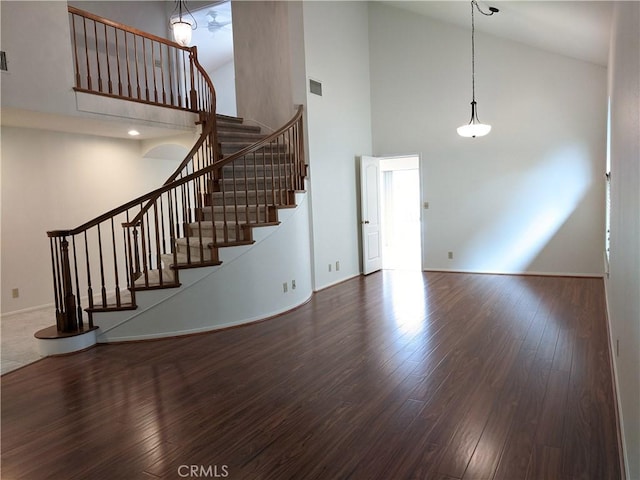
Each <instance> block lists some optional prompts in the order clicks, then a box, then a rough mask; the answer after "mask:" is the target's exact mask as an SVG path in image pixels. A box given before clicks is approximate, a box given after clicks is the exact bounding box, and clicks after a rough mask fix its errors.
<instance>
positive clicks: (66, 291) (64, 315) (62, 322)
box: [56, 237, 78, 333]
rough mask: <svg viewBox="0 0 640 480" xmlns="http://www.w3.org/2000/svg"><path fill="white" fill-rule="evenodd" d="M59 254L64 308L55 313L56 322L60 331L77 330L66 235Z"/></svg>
mask: <svg viewBox="0 0 640 480" xmlns="http://www.w3.org/2000/svg"><path fill="white" fill-rule="evenodd" d="M60 256H61V257H62V258H61V259H62V265H61V267H62V298H63V305H64V308H63V309H61V311H59V312H58V314H57V315H56V317H57V318H56V323H57V326H58V331H60V332H65V333H68V332H75V331H77V330H78V319H77V317H76V297H75V295H74V294H73V286H72V283H71V264H70V262H69V242H68V241H67V237H62V240H61V241H60Z"/></svg>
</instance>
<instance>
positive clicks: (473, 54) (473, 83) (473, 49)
mask: <svg viewBox="0 0 640 480" xmlns="http://www.w3.org/2000/svg"><path fill="white" fill-rule="evenodd" d="M474 5H475V6H476V8H477V9H478V11H479V12H480V13H481V14H483V15H486V16H487V17H490V16H491V15H493V14H494V13H496V12H497V11H498V9H497V8H494V7H489V13H487V12H483V11H482V9H481V8H480V5H478V2H477V1H476V0H471V100H472V105H473V106H474V107H475V103H476V42H475V36H476V23H475V18H474V8H473V7H474Z"/></svg>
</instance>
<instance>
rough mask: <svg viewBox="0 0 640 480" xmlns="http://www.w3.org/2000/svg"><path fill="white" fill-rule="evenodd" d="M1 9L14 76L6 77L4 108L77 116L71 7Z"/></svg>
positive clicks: (11, 4) (16, 4)
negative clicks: (70, 29)
mask: <svg viewBox="0 0 640 480" xmlns="http://www.w3.org/2000/svg"><path fill="white" fill-rule="evenodd" d="M0 8H1V10H2V12H1V17H2V29H1V30H0V32H1V38H2V50H3V51H5V52H6V53H7V64H8V72H2V74H1V75H2V107H3V108H5V107H14V108H22V109H25V110H33V111H41V112H49V113H64V114H68V113H72V112H74V111H75V95H74V93H73V90H72V87H73V85H74V81H73V64H72V58H71V37H70V34H69V19H68V14H67V2H64V1H53V2H46V1H43V2H20V1H3V2H0ZM44 25H46V28H45V27H44ZM25 32H29V34H28V35H25ZM44 79H46V88H43V80H44Z"/></svg>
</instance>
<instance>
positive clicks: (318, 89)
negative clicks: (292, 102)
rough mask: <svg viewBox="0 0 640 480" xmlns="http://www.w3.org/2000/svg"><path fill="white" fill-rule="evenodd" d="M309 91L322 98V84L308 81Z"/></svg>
mask: <svg viewBox="0 0 640 480" xmlns="http://www.w3.org/2000/svg"><path fill="white" fill-rule="evenodd" d="M309 91H310V92H311V93H314V94H316V95H320V96H322V84H321V83H320V82H318V81H316V80H311V79H309Z"/></svg>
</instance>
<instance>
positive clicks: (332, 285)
mask: <svg viewBox="0 0 640 480" xmlns="http://www.w3.org/2000/svg"><path fill="white" fill-rule="evenodd" d="M360 275H362V274H361V273H356V274H354V275H350V276H348V277H346V278H341V279H340V280H336V281H335V282H331V283H329V284H327V285H323V286H322V287H320V288H316V289H315V290H314V291H313V292H314V293H318V292H321V291H323V290H326V289H327V288H331V287H335V286H336V285H340V284H341V283H344V282H348V281H349V280H353V279H354V278H357V277H359V276H360Z"/></svg>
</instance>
